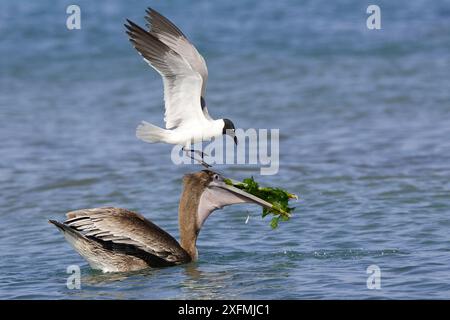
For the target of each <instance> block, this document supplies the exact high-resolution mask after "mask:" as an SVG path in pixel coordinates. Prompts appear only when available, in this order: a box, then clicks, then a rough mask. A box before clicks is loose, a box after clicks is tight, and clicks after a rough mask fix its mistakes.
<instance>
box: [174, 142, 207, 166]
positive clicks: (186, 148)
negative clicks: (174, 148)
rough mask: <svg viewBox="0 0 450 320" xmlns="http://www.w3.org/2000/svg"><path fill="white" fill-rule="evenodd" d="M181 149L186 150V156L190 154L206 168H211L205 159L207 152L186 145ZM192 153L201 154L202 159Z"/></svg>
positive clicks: (190, 156)
mask: <svg viewBox="0 0 450 320" xmlns="http://www.w3.org/2000/svg"><path fill="white" fill-rule="evenodd" d="M181 150H183V151H184V152H186V156H188V157H189V158H191V159H192V160H195V161H197V162H199V163H200V164H201V165H202V166H204V167H205V168H211V165H210V164H207V163H206V162H205V161H204V160H203V159H204V157H205V155H207V154H206V153H204V152H203V151H200V150H193V149H188V147H186V146H184V147H183V148H182V149H181ZM192 153H196V154H198V155H200V157H201V158H202V159H201V160H199V159H197V158H195V157H194V156H193V155H192Z"/></svg>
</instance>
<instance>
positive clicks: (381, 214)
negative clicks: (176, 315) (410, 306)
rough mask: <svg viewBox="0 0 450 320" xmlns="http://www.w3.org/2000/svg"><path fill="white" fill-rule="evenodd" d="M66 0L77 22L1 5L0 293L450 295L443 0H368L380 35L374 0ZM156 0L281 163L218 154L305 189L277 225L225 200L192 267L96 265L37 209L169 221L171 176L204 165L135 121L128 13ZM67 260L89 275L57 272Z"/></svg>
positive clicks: (139, 13)
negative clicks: (181, 157) (181, 161)
mask: <svg viewBox="0 0 450 320" xmlns="http://www.w3.org/2000/svg"><path fill="white" fill-rule="evenodd" d="M76 3H77V4H79V5H80V7H81V9H82V29H81V30H77V31H68V30H67V29H66V28H65V19H66V16H67V15H66V14H65V10H66V7H67V6H68V5H69V4H72V2H71V1H58V3H57V4H56V3H55V2H54V1H13V0H6V1H5V0H4V1H2V2H1V4H0V33H1V42H0V43H1V45H0V57H1V58H0V138H1V142H0V208H1V209H0V219H1V227H0V298H2V299H39V298H48V299H80V298H81V299H112V298H118V299H174V298H175V299H183V298H186V299H225V298H226V299H313V298H319V299H324V298H337V299H348V298H356V299H397V298H402V299H415V298H439V299H444V298H446V299H448V298H450V273H449V265H450V249H449V247H450V246H449V245H450V233H449V227H450V217H449V213H450V179H449V178H450V139H449V137H450V90H449V87H450V76H449V70H450V56H449V50H450V37H449V30H450V5H449V2H448V1H432V2H430V1H396V2H395V3H392V2H391V1H377V3H378V4H379V5H380V7H381V8H382V30H378V31H371V30H368V29H367V28H366V17H367V14H366V13H365V10H366V8H367V6H368V5H369V4H371V3H369V2H368V1H356V0H355V1H350V0H348V1H338V2H336V3H334V2H329V1H293V0H292V1H289V0H282V1H238V2H233V3H224V1H191V2H189V5H187V4H186V2H185V1H181V0H177V1H145V2H144V1H108V2H106V1H96V2H92V1H77V2H76ZM148 5H152V6H154V7H155V8H156V9H157V10H159V11H160V12H162V13H163V14H165V15H166V16H168V17H169V18H171V19H172V20H173V21H175V22H176V23H177V24H178V25H179V26H180V28H181V29H182V30H183V31H184V32H185V33H186V34H188V35H189V37H190V38H191V39H192V40H193V41H194V42H195V44H196V45H197V47H198V48H199V50H200V51H201V52H202V54H203V55H204V56H205V58H206V59H207V62H208V68H209V83H208V94H207V101H208V106H209V110H210V113H211V114H212V115H213V116H214V117H227V118H230V119H233V121H234V122H235V124H236V125H237V126H239V127H242V128H249V127H254V128H279V129H280V133H281V140H280V153H281V159H280V171H279V173H278V174H277V175H275V176H264V177H261V176H259V175H258V172H259V170H258V169H257V168H249V167H247V166H243V165H240V166H231V165H229V166H219V167H217V168H218V169H220V170H221V171H223V172H225V173H226V174H228V175H229V176H231V177H233V178H236V179H242V178H245V177H247V176H250V175H252V174H253V175H255V177H257V179H258V180H259V181H260V182H261V183H264V184H267V185H274V186H276V185H279V186H282V187H284V188H286V189H288V190H290V191H292V192H294V193H297V194H298V195H299V196H300V197H301V200H300V201H299V202H298V203H297V210H296V211H295V216H294V218H293V219H292V220H291V221H290V222H289V223H285V224H282V225H281V226H280V228H279V229H277V230H275V231H272V230H271V229H270V227H269V225H268V224H269V221H266V220H262V219H261V218H260V216H259V215H260V209H259V208H256V207H252V206H233V207H229V208H225V209H224V210H221V211H217V212H216V213H214V214H213V215H212V216H211V217H210V219H209V220H208V221H207V223H206V224H205V227H204V229H203V230H202V232H201V235H200V238H199V241H198V247H199V253H200V259H199V261H198V262H197V263H192V264H189V265H184V266H178V267H172V268H165V269H158V270H146V271H143V272H137V273H131V274H102V273H99V272H95V271H91V270H90V269H89V267H88V265H87V263H86V262H85V261H84V260H83V259H82V258H80V257H79V256H78V255H77V254H76V253H75V252H74V251H73V249H72V248H71V247H69V245H68V244H66V243H65V242H64V240H63V237H62V236H61V234H59V233H58V232H57V230H56V229H55V228H54V227H53V226H51V225H49V224H47V219H49V218H52V219H58V220H62V219H63V217H64V214H65V213H66V212H67V211H71V210H75V209H79V208H89V207H99V206H118V207H124V208H128V209H131V210H136V211H138V212H141V213H142V214H144V215H145V216H146V217H147V218H149V219H151V220H152V221H154V222H155V223H156V224H158V225H159V226H161V227H163V228H164V229H165V230H167V231H168V232H170V233H171V234H173V235H174V236H176V237H178V226H177V206H178V200H179V195H180V192H181V178H182V175H183V174H184V173H186V172H191V171H194V170H198V169H199V167H198V166H179V167H176V166H174V165H173V164H172V163H171V162H170V150H171V148H170V146H165V145H148V144H144V143H142V142H141V141H138V140H137V139H136V138H135V135H134V130H135V127H136V125H137V124H138V123H139V122H140V121H141V120H143V119H145V120H147V121H149V122H153V123H156V124H160V125H162V124H163V122H162V108H163V107H162V83H161V81H160V78H159V76H158V74H157V73H156V72H154V71H153V70H151V69H150V68H148V67H147V66H146V65H145V63H144V62H142V60H141V59H140V58H139V56H138V55H137V53H136V52H135V51H134V49H133V48H132V47H131V45H130V44H129V42H128V40H127V37H126V35H125V33H124V27H123V23H124V21H125V19H126V18H130V19H132V20H134V21H136V22H138V23H139V24H143V23H144V20H143V15H144V10H145V8H146V7H147V6H148ZM248 215H250V219H249V222H248V223H247V224H245V220H246V218H247V216H248ZM73 264H76V265H80V266H81V271H82V280H81V283H82V289H81V290H69V289H67V288H66V279H67V277H68V274H66V268H67V266H69V265H73ZM373 264H375V265H378V266H379V267H380V269H381V273H382V280H381V290H369V289H367V286H366V280H367V276H368V275H367V274H366V269H367V267H368V266H370V265H373Z"/></svg>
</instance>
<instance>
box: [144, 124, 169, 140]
mask: <svg viewBox="0 0 450 320" xmlns="http://www.w3.org/2000/svg"><path fill="white" fill-rule="evenodd" d="M170 135H171V132H170V130H165V129H163V128H160V127H158V126H155V125H153V124H151V123H148V122H146V121H142V123H141V124H140V125H138V126H137V128H136V137H137V138H138V139H140V140H142V141H145V142H149V143H156V142H166V143H167V142H168V138H169V137H170Z"/></svg>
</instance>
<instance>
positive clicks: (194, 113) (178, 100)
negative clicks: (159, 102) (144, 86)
mask: <svg viewBox="0 0 450 320" xmlns="http://www.w3.org/2000/svg"><path fill="white" fill-rule="evenodd" d="M127 21H128V25H125V27H126V28H127V29H128V31H127V33H128V35H129V37H130V41H131V42H132V43H133V45H134V47H135V48H136V50H137V51H138V52H139V54H140V55H142V57H143V58H144V60H145V61H146V62H147V63H148V64H150V66H152V67H153V68H154V69H155V70H156V71H157V72H158V73H159V74H160V75H161V76H162V78H163V83H164V100H165V109H166V112H165V117H164V121H165V122H166V128H167V129H172V128H175V127H179V126H182V125H183V124H185V123H193V122H194V123H200V122H203V121H205V116H204V114H203V112H202V110H201V106H200V97H201V90H202V85H203V78H202V76H201V75H200V74H199V73H198V72H197V71H195V70H194V69H193V68H192V67H191V65H190V64H189V63H188V62H187V60H186V59H185V58H183V57H182V56H181V55H180V54H179V53H178V52H176V51H175V50H173V49H171V48H170V47H169V46H167V45H166V44H165V43H163V42H162V41H160V40H159V39H158V38H157V37H155V36H154V35H153V34H152V33H150V32H148V31H145V30H144V29H142V28H141V27H139V26H138V25H136V24H135V23H133V22H132V21H130V20H127Z"/></svg>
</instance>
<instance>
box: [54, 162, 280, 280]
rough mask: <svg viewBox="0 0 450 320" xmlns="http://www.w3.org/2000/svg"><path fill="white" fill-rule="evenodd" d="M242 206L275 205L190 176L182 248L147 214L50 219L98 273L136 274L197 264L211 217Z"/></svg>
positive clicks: (182, 207)
mask: <svg viewBox="0 0 450 320" xmlns="http://www.w3.org/2000/svg"><path fill="white" fill-rule="evenodd" d="M238 203H255V204H258V205H260V206H263V207H267V208H271V207H272V205H271V204H270V203H268V202H266V201H264V200H262V199H260V198H257V197H255V196H253V195H251V194H249V193H247V192H245V191H243V190H240V189H238V188H235V187H233V186H230V185H228V184H226V183H225V182H224V179H223V177H222V176H221V175H219V174H217V173H215V172H213V171H210V170H203V171H200V172H196V173H192V174H188V175H185V177H184V179H183V192H182V195H181V199H180V203H179V209H178V217H179V227H180V243H178V242H177V241H176V240H175V238H173V237H172V236H171V235H170V234H168V233H167V232H165V231H164V230H162V229H161V228H159V227H158V226H157V225H155V224H153V223H152V222H150V221H149V220H147V219H145V218H144V217H143V216H142V215H140V214H138V213H135V212H132V211H129V210H126V209H120V208H111V207H110V208H94V209H83V210H77V211H72V212H69V213H67V215H66V216H67V220H66V221H65V222H64V223H60V222H57V221H55V220H50V223H52V224H54V225H55V226H56V227H57V228H58V229H59V230H61V232H62V233H63V234H64V236H65V238H66V240H67V241H68V242H69V243H70V244H71V245H72V246H73V247H74V249H75V250H76V251H77V252H78V253H79V254H80V255H81V256H82V257H84V258H85V259H86V260H87V261H88V263H89V265H90V266H91V267H92V268H93V269H97V270H102V271H103V272H118V271H135V270H140V269H145V268H149V267H164V266H172V265H178V264H183V263H188V262H190V261H195V260H197V257H198V251H197V247H196V241H197V237H198V234H199V232H200V229H201V228H202V226H203V223H204V222H205V220H206V219H207V218H208V216H209V215H210V214H211V213H212V212H213V211H214V210H216V209H220V208H222V207H224V206H227V205H232V204H238Z"/></svg>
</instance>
